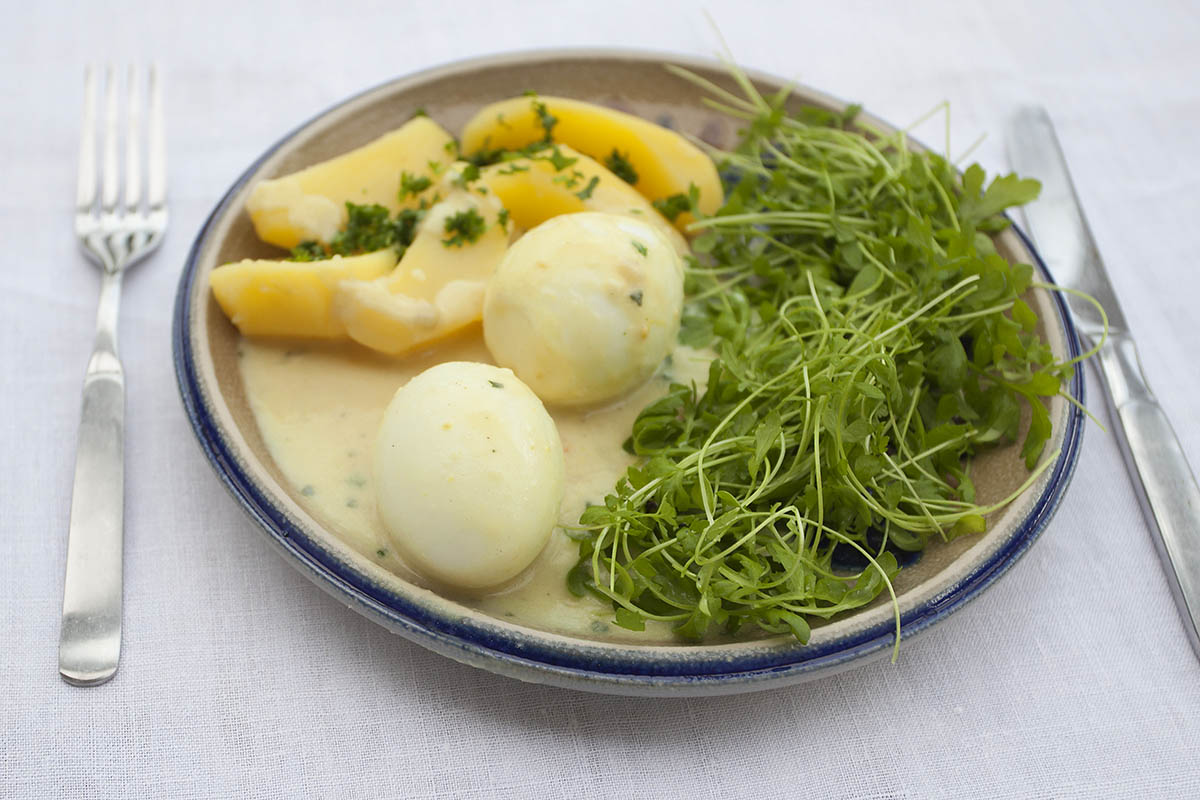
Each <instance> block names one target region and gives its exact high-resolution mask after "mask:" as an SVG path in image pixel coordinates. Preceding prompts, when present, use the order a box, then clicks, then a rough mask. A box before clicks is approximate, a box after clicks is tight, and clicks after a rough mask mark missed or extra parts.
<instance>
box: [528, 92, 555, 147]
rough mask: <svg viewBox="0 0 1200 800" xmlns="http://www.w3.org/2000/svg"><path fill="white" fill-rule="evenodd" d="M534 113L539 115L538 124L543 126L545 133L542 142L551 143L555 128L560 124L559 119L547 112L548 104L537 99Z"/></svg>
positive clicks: (534, 104) (534, 102)
mask: <svg viewBox="0 0 1200 800" xmlns="http://www.w3.org/2000/svg"><path fill="white" fill-rule="evenodd" d="M533 113H535V114H537V117H538V123H539V124H540V125H541V126H542V130H543V131H545V134H544V135H543V136H542V141H543V142H549V141H551V137H552V131H553V130H554V126H555V125H557V124H558V117H556V116H554V115H553V114H551V113H550V112H549V111H547V110H546V104H545V103H542V102H539V101H538V100H537V99H534V100H533Z"/></svg>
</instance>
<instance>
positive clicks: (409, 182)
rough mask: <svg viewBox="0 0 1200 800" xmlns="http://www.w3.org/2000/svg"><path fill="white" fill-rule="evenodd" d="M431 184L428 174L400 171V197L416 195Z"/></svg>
mask: <svg viewBox="0 0 1200 800" xmlns="http://www.w3.org/2000/svg"><path fill="white" fill-rule="evenodd" d="M432 185H433V180H432V179H430V177H429V176H428V175H413V174H412V173H411V172H401V173H400V199H401V200H404V198H406V197H416V196H417V195H419V194H420V193H421V192H423V191H425V190H426V189H428V188H429V187H430V186H432Z"/></svg>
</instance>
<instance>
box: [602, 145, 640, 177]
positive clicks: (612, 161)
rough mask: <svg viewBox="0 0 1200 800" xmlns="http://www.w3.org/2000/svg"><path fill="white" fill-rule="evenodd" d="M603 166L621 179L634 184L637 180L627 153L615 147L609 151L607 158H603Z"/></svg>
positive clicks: (635, 171)
mask: <svg viewBox="0 0 1200 800" xmlns="http://www.w3.org/2000/svg"><path fill="white" fill-rule="evenodd" d="M604 166H606V167H608V168H609V170H611V171H612V174H613V175H616V176H617V177H618V178H620V179H621V180H623V181H625V182H626V183H628V184H629V185H630V186H634V185H635V184H637V182H638V174H637V170H636V169H634V168H633V164H630V163H629V158H628V153H626V154H622V153H621V152H620V151H618V150H617V148H615V147H614V148H613V151H612V152H611V153H609V155H608V158H606V159H604Z"/></svg>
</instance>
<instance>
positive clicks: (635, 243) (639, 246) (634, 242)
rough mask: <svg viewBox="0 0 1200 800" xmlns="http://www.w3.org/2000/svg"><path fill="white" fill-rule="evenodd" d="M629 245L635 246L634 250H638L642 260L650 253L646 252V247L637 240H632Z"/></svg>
mask: <svg viewBox="0 0 1200 800" xmlns="http://www.w3.org/2000/svg"><path fill="white" fill-rule="evenodd" d="M629 243H630V244H632V245H633V249H634V250H637V251H638V252H639V253H641V254H642V258H645V257H646V254H647V253H648V252H649V251H647V250H646V245H644V244H642V243H641V242H639V241H638V240H637V239H630V240H629Z"/></svg>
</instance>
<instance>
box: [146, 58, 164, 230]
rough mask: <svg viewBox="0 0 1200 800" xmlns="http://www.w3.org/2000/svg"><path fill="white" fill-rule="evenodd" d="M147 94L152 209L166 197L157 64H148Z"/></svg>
mask: <svg viewBox="0 0 1200 800" xmlns="http://www.w3.org/2000/svg"><path fill="white" fill-rule="evenodd" d="M147 95H148V96H149V99H150V107H149V117H150V120H149V130H148V132H147V135H148V137H149V140H150V160H149V161H150V163H149V166H148V171H149V181H148V183H149V187H148V189H147V192H146V203H147V206H148V207H149V209H150V210H151V211H154V210H156V209H158V208H161V207H162V206H163V205H164V203H165V202H166V199H167V145H166V132H165V131H164V130H163V99H162V84H161V83H159V79H158V65H157V64H151V65H150V75H149V86H148V89H147Z"/></svg>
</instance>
